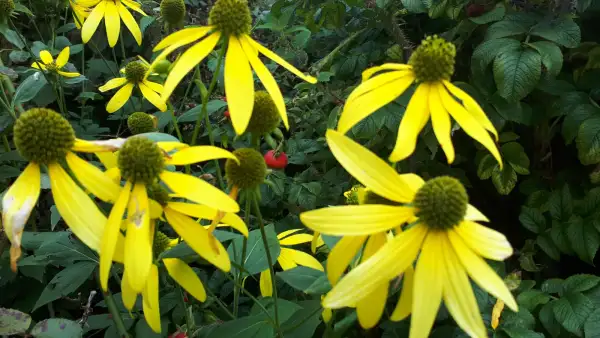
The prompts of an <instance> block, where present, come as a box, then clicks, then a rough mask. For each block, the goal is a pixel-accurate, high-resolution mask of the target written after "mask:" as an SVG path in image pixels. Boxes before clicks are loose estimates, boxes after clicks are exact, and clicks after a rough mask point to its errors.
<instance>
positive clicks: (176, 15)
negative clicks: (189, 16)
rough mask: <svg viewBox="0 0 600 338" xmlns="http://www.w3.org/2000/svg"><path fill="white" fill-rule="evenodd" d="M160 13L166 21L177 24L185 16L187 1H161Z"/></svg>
mask: <svg viewBox="0 0 600 338" xmlns="http://www.w3.org/2000/svg"><path fill="white" fill-rule="evenodd" d="M160 15H161V16H162V17H163V19H164V20H165V21H166V22H168V23H170V24H172V25H176V24H178V23H180V22H182V21H183V19H184V18H185V3H184V2H183V0H163V1H161V3H160Z"/></svg>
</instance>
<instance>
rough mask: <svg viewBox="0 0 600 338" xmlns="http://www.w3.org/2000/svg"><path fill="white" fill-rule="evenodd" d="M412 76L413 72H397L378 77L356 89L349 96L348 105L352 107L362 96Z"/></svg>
mask: <svg viewBox="0 0 600 338" xmlns="http://www.w3.org/2000/svg"><path fill="white" fill-rule="evenodd" d="M411 74H412V72H409V71H395V72H388V73H385V74H381V75H377V76H375V77H373V78H371V79H368V80H366V81H364V82H363V83H361V84H359V85H358V86H357V87H356V88H354V90H353V91H352V93H350V95H348V98H347V99H346V104H347V105H350V104H352V101H354V100H355V99H356V98H358V97H361V96H362V95H365V94H367V93H369V92H371V91H374V90H377V89H379V87H381V86H383V85H385V84H388V83H390V82H394V81H396V80H399V79H401V78H403V77H405V76H407V75H411Z"/></svg>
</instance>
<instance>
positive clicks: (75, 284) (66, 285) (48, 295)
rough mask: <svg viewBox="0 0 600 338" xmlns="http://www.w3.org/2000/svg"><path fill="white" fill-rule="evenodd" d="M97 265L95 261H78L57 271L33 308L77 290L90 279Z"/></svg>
mask: <svg viewBox="0 0 600 338" xmlns="http://www.w3.org/2000/svg"><path fill="white" fill-rule="evenodd" d="M96 266H97V264H96V263H94V262H77V263H75V264H73V265H70V266H68V267H66V268H65V269H64V270H62V271H60V272H59V273H57V274H56V275H55V276H54V278H52V280H51V281H50V283H48V285H46V288H44V291H42V294H41V295H40V298H39V299H38V300H37V302H36V303H35V306H34V307H33V310H34V311H35V310H36V309H38V308H39V307H40V306H43V305H46V304H48V303H50V302H52V301H54V300H57V299H59V298H61V297H66V296H68V295H70V294H71V293H73V292H75V291H76V290H77V289H78V288H79V287H80V286H81V285H82V284H83V283H84V282H85V281H86V280H88V278H89V277H90V275H91V274H92V272H93V271H94V269H95V268H96Z"/></svg>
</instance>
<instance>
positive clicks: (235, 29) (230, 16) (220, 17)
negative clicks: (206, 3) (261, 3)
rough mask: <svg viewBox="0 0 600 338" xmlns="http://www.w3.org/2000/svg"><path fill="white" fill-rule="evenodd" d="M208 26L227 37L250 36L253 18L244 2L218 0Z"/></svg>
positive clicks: (246, 3) (209, 17) (210, 15)
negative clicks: (213, 27)
mask: <svg viewBox="0 0 600 338" xmlns="http://www.w3.org/2000/svg"><path fill="white" fill-rule="evenodd" d="M208 24H209V25H211V26H215V28H216V29H217V30H218V31H220V32H221V33H222V34H223V35H225V36H230V35H234V36H240V35H248V34H250V30H251V28H252V16H251V15H250V9H249V8H248V2H247V1H244V0H217V2H215V4H214V5H213V7H212V8H211V10H210V13H209V15H208Z"/></svg>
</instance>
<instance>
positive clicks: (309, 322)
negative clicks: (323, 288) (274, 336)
mask: <svg viewBox="0 0 600 338" xmlns="http://www.w3.org/2000/svg"><path fill="white" fill-rule="evenodd" d="M297 304H298V305H300V306H302V310H300V311H297V312H296V313H295V314H294V315H293V316H292V317H291V318H290V319H288V320H287V321H286V322H285V323H284V325H283V326H282V328H281V329H282V331H283V332H285V337H286V338H306V337H314V333H315V330H316V329H317V326H318V325H319V324H320V323H321V311H319V309H320V308H321V302H320V301H319V300H308V301H299V302H298V303H297Z"/></svg>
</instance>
